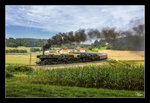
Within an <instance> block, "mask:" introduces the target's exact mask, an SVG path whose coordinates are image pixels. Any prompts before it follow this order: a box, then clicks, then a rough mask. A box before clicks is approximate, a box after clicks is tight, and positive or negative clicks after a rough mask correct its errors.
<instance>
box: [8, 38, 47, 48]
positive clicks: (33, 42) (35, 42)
mask: <svg viewBox="0 0 150 103" xmlns="http://www.w3.org/2000/svg"><path fill="white" fill-rule="evenodd" d="M46 41H47V39H32V38H16V39H14V38H12V37H10V38H6V39H5V43H6V46H8V47H18V46H25V47H42V46H43V45H44V44H45V42H46Z"/></svg>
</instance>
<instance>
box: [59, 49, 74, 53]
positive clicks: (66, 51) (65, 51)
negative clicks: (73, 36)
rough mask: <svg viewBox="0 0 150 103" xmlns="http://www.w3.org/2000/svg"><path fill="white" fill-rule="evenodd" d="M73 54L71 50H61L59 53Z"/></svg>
mask: <svg viewBox="0 0 150 103" xmlns="http://www.w3.org/2000/svg"><path fill="white" fill-rule="evenodd" d="M69 52H73V49H67V50H61V51H60V53H69Z"/></svg>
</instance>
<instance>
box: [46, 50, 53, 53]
mask: <svg viewBox="0 0 150 103" xmlns="http://www.w3.org/2000/svg"><path fill="white" fill-rule="evenodd" d="M45 53H56V51H55V50H46V51H45Z"/></svg>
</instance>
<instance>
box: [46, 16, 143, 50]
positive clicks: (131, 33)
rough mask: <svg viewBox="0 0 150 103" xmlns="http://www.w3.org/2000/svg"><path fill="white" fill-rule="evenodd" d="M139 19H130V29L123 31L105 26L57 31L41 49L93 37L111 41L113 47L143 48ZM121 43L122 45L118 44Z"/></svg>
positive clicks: (141, 25)
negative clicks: (101, 27)
mask: <svg viewBox="0 0 150 103" xmlns="http://www.w3.org/2000/svg"><path fill="white" fill-rule="evenodd" d="M140 21H141V19H138V20H134V21H131V22H130V23H131V24H132V25H131V27H130V29H128V30H125V31H123V30H120V31H116V30H115V28H109V27H105V28H103V29H102V30H101V31H100V30H98V29H90V30H89V31H88V32H86V30H85V29H79V30H77V31H75V32H73V31H70V32H67V33H58V34H56V35H55V36H53V37H52V38H50V39H48V41H47V43H46V44H45V45H44V46H43V49H44V50H46V49H49V48H51V47H52V46H53V45H58V46H61V45H62V44H67V43H70V44H79V43H81V42H85V41H88V40H90V39H94V38H97V39H103V40H105V41H106V42H109V43H110V42H111V44H112V46H113V48H114V49H115V48H118V47H120V48H127V49H130V50H133V49H135V48H137V49H144V46H145V45H144V44H145V41H144V36H145V25H144V23H141V22H140ZM118 38H122V39H121V41H118V40H117V39H118ZM121 43H122V45H120V44H121ZM118 49H119V48H118Z"/></svg>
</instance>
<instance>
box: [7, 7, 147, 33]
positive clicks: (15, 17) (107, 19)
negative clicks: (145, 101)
mask: <svg viewBox="0 0 150 103" xmlns="http://www.w3.org/2000/svg"><path fill="white" fill-rule="evenodd" d="M135 17H139V18H140V17H141V18H142V17H143V18H144V6H69V5H68V6H57V5H56V6H6V25H17V26H26V27H35V28H40V29H43V30H45V31H53V32H68V31H71V30H72V31H76V30H78V29H79V28H85V29H88V28H98V29H100V28H103V27H106V26H112V27H113V26H115V27H117V28H122V27H124V26H125V25H127V24H128V23H129V21H130V20H132V19H134V18H135Z"/></svg>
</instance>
